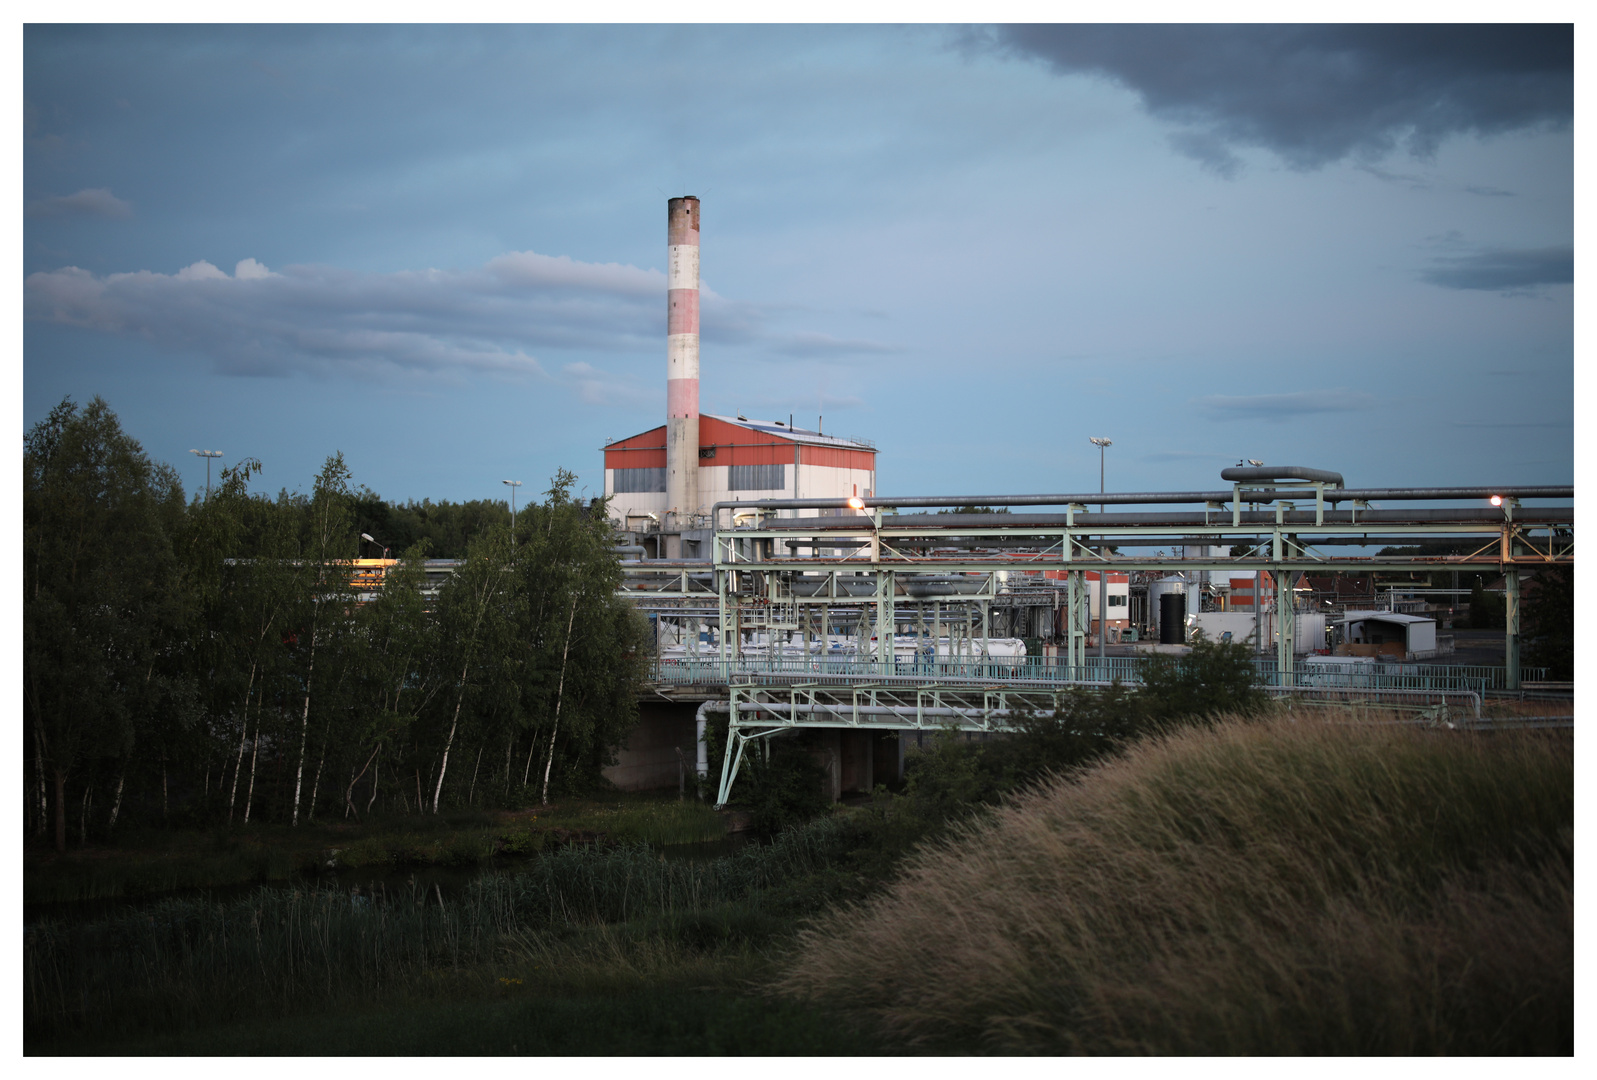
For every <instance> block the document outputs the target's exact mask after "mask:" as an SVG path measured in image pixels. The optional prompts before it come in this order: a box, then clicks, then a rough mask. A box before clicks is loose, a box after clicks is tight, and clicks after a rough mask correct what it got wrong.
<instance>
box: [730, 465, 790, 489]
mask: <svg viewBox="0 0 1597 1080" xmlns="http://www.w3.org/2000/svg"><path fill="white" fill-rule="evenodd" d="M726 473H727V478H726V489H727V490H728V491H784V490H786V488H787V466H786V465H732V466H729V467H728V468H727V470H726Z"/></svg>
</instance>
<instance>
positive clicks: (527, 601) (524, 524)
mask: <svg viewBox="0 0 1597 1080" xmlns="http://www.w3.org/2000/svg"><path fill="white" fill-rule="evenodd" d="M575 481H576V477H575V476H574V475H573V474H572V473H569V472H566V471H565V470H563V469H562V470H560V471H559V472H558V473H557V474H556V475H555V477H554V479H553V480H552V482H551V484H550V488H549V490H548V491H547V492H545V496H544V501H543V503H541V504H538V505H534V506H530V507H528V508H527V510H526V511H525V512H524V513H522V514H521V515H520V517H519V518H518V520H517V523H516V526H517V527H516V536H515V540H516V547H515V573H516V578H517V582H518V590H519V595H520V596H521V598H522V599H521V601H520V603H519V604H518V607H517V612H518V620H519V622H520V627H519V635H518V640H519V642H520V649H521V656H522V659H521V662H520V664H519V672H520V675H519V677H520V678H521V680H522V687H523V689H522V701H523V705H522V715H523V718H524V720H525V722H526V723H527V724H528V725H529V726H530V727H531V728H532V729H533V733H534V739H535V744H536V743H541V744H542V753H543V770H542V784H541V791H540V799H541V800H542V801H544V802H547V801H548V799H549V791H550V788H551V781H552V778H553V777H554V775H555V773H554V764H555V761H556V760H557V758H559V759H563V761H564V764H565V773H566V775H565V777H564V781H565V783H566V784H569V785H575V784H579V783H582V782H583V779H584V778H585V777H592V776H593V775H594V774H595V773H597V771H598V769H599V768H601V767H602V766H603V765H604V764H607V763H608V761H609V756H608V755H609V751H610V748H611V747H614V746H616V745H618V744H619V743H620V742H621V741H622V740H623V739H625V737H626V735H627V733H628V732H630V731H631V729H632V726H633V725H634V724H635V723H636V720H637V687H638V686H639V684H640V683H641V681H642V679H643V677H644V671H645V664H646V662H647V657H646V652H645V648H644V641H645V639H646V635H647V628H646V626H645V625H644V623H643V620H642V618H641V617H640V616H639V615H638V614H637V612H636V611H635V610H634V609H632V608H631V607H630V605H628V604H626V602H625V601H622V600H619V599H617V597H616V595H615V594H616V589H617V588H618V587H619V586H620V581H621V566H620V562H619V561H618V559H617V556H616V554H615V552H614V551H613V550H612V549H613V547H614V544H615V540H614V536H613V534H612V532H611V529H610V524H609V520H608V515H607V513H606V508H605V506H604V503H603V501H602V500H600V501H598V502H597V503H594V504H585V503H583V502H582V501H580V500H578V499H575V498H573V497H572V495H571V488H572V486H573V484H574V483H575ZM562 747H563V753H562ZM528 764H529V769H530V764H531V758H530V756H529V759H528ZM524 775H525V774H524Z"/></svg>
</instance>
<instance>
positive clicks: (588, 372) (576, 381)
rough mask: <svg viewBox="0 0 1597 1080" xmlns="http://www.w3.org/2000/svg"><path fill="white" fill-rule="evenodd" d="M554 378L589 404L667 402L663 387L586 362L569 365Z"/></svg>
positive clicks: (663, 403) (652, 403)
mask: <svg viewBox="0 0 1597 1080" xmlns="http://www.w3.org/2000/svg"><path fill="white" fill-rule="evenodd" d="M555 381H557V382H559V383H560V384H561V385H563V386H568V387H570V388H571V389H573V390H575V391H576V392H577V397H578V398H580V399H581V400H582V401H583V402H585V403H586V404H588V405H627V406H635V407H648V406H659V407H663V406H664V405H665V393H664V391H663V389H662V388H660V387H658V386H642V385H639V383H638V382H637V380H636V379H632V378H628V377H625V376H618V375H616V374H614V373H612V372H608V371H602V370H600V369H599V368H596V367H594V366H593V365H592V364H589V363H587V362H586V361H581V360H579V361H577V362H576V363H573V364H566V365H565V366H564V367H562V368H561V369H560V374H559V375H558V376H557V377H556V380H555Z"/></svg>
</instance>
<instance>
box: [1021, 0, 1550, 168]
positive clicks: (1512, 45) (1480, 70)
mask: <svg viewBox="0 0 1597 1080" xmlns="http://www.w3.org/2000/svg"><path fill="white" fill-rule="evenodd" d="M992 40H993V44H994V45H996V47H997V48H998V49H999V50H1000V51H1003V52H1007V53H1008V54H1010V55H1015V56H1020V57H1025V58H1031V59H1037V60H1041V61H1043V62H1044V63H1046V64H1048V65H1049V66H1050V67H1052V68H1053V69H1054V70H1055V71H1057V72H1060V73H1062V74H1075V73H1081V74H1096V75H1099V76H1102V77H1105V78H1108V79H1110V80H1113V81H1114V82H1117V83H1119V84H1121V85H1123V86H1125V87H1126V88H1127V89H1129V90H1131V91H1133V92H1134V93H1136V94H1137V95H1138V96H1139V97H1140V98H1141V99H1142V103H1143V106H1144V107H1145V108H1146V109H1147V110H1148V112H1149V113H1150V114H1152V115H1153V116H1155V117H1157V118H1159V119H1161V120H1165V121H1169V122H1171V123H1174V124H1178V125H1180V126H1181V127H1182V128H1183V129H1184V130H1183V131H1180V132H1178V133H1177V134H1176V135H1175V136H1173V139H1172V141H1173V143H1174V145H1175V147H1176V149H1177V150H1178V151H1179V152H1181V153H1184V154H1186V155H1188V156H1190V157H1193V158H1195V159H1197V160H1198V161H1200V162H1203V163H1204V164H1205V165H1206V166H1207V167H1209V168H1213V169H1216V170H1217V171H1219V172H1221V173H1222V174H1223V175H1234V174H1235V172H1236V167H1237V159H1236V158H1235V155H1234V150H1235V149H1237V148H1240V147H1260V148H1263V149H1265V150H1268V151H1271V152H1272V153H1274V154H1276V155H1278V156H1279V157H1280V158H1281V159H1283V160H1284V161H1285V162H1287V164H1289V165H1290V166H1292V167H1294V168H1298V169H1314V168H1319V167H1320V166H1323V165H1327V164H1329V163H1331V162H1334V161H1339V160H1341V159H1343V158H1345V157H1349V156H1356V157H1359V158H1361V159H1364V160H1366V161H1370V160H1376V159H1379V158H1381V157H1384V156H1386V155H1387V154H1389V153H1390V152H1391V151H1392V150H1393V149H1395V148H1396V147H1397V146H1399V145H1402V146H1405V147H1406V148H1407V149H1408V150H1409V151H1410V152H1411V153H1413V154H1415V155H1417V156H1421V157H1424V156H1429V155H1430V154H1431V153H1432V152H1433V151H1434V150H1435V149H1436V147H1437V146H1438V145H1439V144H1440V143H1441V142H1442V140H1444V139H1446V138H1448V137H1450V136H1454V135H1461V134H1468V133H1473V134H1477V135H1490V134H1497V133H1501V132H1507V131H1515V130H1520V129H1523V128H1562V127H1565V126H1567V125H1568V124H1569V123H1570V121H1571V119H1572V117H1573V114H1574V29H1573V27H1572V26H1569V25H1559V24H1529V23H1521V24H1513V25H1496V26H1493V25H1481V24H1470V25H1440V24H1425V25H1369V26H1357V25H1341V26H1309V25H1291V26H1226V25H1202V26H1151V25H1143V26H1111V25H1087V26H1083V25H1065V24H1056V25H1047V26H1008V27H1003V28H1001V29H999V30H998V31H997V33H996V35H995V37H994V38H993V39H992Z"/></svg>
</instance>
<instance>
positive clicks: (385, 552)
mask: <svg viewBox="0 0 1597 1080" xmlns="http://www.w3.org/2000/svg"><path fill="white" fill-rule="evenodd" d="M360 538H361V539H362V540H366V541H368V542H370V543H372V544H375V545H376V546H377V547H380V548H382V549H383V558H385V559H386V558H388V548H387V547H385V546H384V545H383V542H382V541H381V540H379V539H377V537H375V536H373V535H372V534H371V533H361V534H360Z"/></svg>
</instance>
